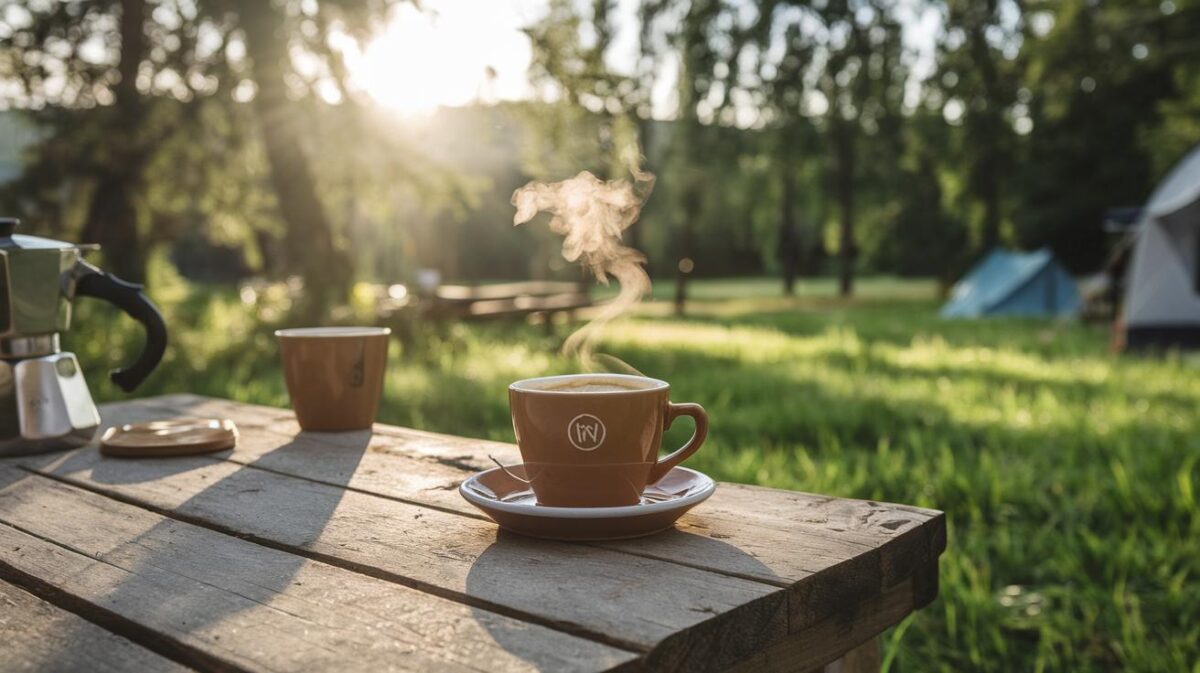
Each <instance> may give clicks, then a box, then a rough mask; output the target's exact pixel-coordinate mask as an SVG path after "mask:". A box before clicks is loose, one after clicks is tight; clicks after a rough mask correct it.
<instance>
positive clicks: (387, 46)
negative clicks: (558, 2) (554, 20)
mask: <svg viewBox="0 0 1200 673" xmlns="http://www.w3.org/2000/svg"><path fill="white" fill-rule="evenodd" d="M422 7H423V9H420V10H418V9H417V8H415V7H414V6H413V5H410V4H405V5H401V6H399V7H398V8H397V9H396V10H395V11H394V12H393V14H392V16H391V18H390V20H389V22H388V25H387V27H386V28H385V29H384V30H383V32H382V33H380V34H379V35H378V36H376V37H375V38H374V39H373V40H371V41H370V42H369V43H367V44H366V45H365V46H364V47H362V48H361V49H360V48H359V47H358V45H356V44H351V45H348V46H347V47H346V49H345V58H346V66H347V68H348V70H349V71H350V76H351V80H352V83H353V85H354V87H355V88H357V89H359V90H360V91H362V92H364V93H365V94H367V95H368V96H369V97H370V98H372V99H373V100H374V101H375V102H377V103H379V104H380V105H383V106H385V107H387V108H390V109H393V110H396V111H398V112H400V113H404V114H410V115H427V114H430V113H432V112H434V111H435V110H437V108H438V107H441V106H460V105H466V104H468V103H471V102H473V101H478V100H483V101H493V100H497V99H500V98H512V97H516V95H517V92H515V91H513V89H514V86H520V84H521V83H523V81H524V73H525V69H526V68H527V67H528V63H529V52H530V49H529V44H528V40H527V39H526V38H525V36H524V35H522V34H521V33H520V32H519V30H518V27H519V17H516V16H515V15H514V14H513V10H512V7H511V6H510V5H507V4H506V3H500V2H496V3H492V2H487V3H474V2H424V3H422Z"/></svg>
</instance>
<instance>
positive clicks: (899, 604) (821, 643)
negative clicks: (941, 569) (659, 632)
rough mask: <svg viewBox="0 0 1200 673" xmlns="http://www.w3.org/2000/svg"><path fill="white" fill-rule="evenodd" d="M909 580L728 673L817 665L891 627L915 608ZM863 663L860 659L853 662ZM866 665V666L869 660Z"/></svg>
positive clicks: (773, 672)
mask: <svg viewBox="0 0 1200 673" xmlns="http://www.w3.org/2000/svg"><path fill="white" fill-rule="evenodd" d="M913 593H914V592H913V587H912V584H911V582H903V583H901V584H898V585H896V586H894V587H891V588H890V589H888V590H887V591H885V592H883V593H882V594H880V595H878V596H875V597H872V598H870V599H868V600H865V601H863V602H861V603H858V604H851V605H849V606H846V607H844V608H843V609H842V610H841V611H840V612H839V613H838V614H835V615H833V616H831V617H828V618H827V619H825V620H823V621H821V622H820V623H818V624H816V625H814V626H813V628H810V629H806V630H804V631H801V632H800V633H796V634H792V635H790V636H788V637H787V638H786V639H784V640H783V641H781V642H779V643H778V644H776V645H774V646H772V647H770V648H768V649H766V650H763V651H762V652H759V653H758V654H756V655H754V656H752V657H750V658H748V659H746V660H745V661H742V662H740V663H738V664H737V665H735V666H733V667H731V668H730V669H729V670H728V671H727V673H795V672H796V671H809V670H813V669H817V670H820V667H822V666H824V665H825V664H828V663H830V662H832V661H834V660H835V659H838V658H839V657H841V656H843V655H845V654H846V653H847V652H849V651H851V650H853V649H854V648H856V647H858V646H860V645H862V644H863V643H866V642H867V641H869V640H870V639H872V638H874V637H876V636H878V635H879V634H880V633H883V631H884V630H886V629H887V628H888V627H890V626H894V625H895V624H897V623H899V622H900V620H902V619H904V617H905V616H907V615H908V614H909V613H910V612H912V611H913V610H914V609H915V606H914V605H913ZM857 665H862V664H861V662H856V666H857ZM865 665H867V666H869V662H868V663H866V664H865Z"/></svg>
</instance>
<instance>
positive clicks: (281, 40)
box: [240, 0, 353, 319]
mask: <svg viewBox="0 0 1200 673" xmlns="http://www.w3.org/2000/svg"><path fill="white" fill-rule="evenodd" d="M240 11H241V17H242V28H243V30H244V31H245V34H246V51H247V54H248V55H249V56H250V60H251V72H252V74H253V76H254V81H255V84H256V85H257V86H258V93H257V95H256V96H255V97H254V110H255V114H256V116H257V117H258V123H259V127H260V130H261V133H262V139H263V145H264V146H265V149H266V154H267V163H268V164H269V165H270V167H271V186H272V188H273V191H274V192H275V200H276V201H277V202H278V206H279V213H280V215H281V216H282V218H283V221H284V224H285V225H286V226H287V234H286V235H285V238H284V250H285V252H286V254H287V257H288V263H289V265H291V266H292V267H293V268H298V269H299V271H300V273H301V276H302V277H303V278H304V290H305V291H304V294H305V301H304V304H305V306H304V307H303V309H302V310H304V311H305V312H306V313H307V315H306V317H307V318H309V319H319V318H320V317H322V315H323V312H324V311H325V309H327V308H328V307H329V306H331V305H333V304H335V303H337V302H341V301H345V300H346V299H347V298H348V297H349V290H350V281H351V279H352V275H353V274H352V269H351V268H350V260H349V258H348V256H347V255H346V253H345V251H344V250H342V249H341V248H340V247H339V246H338V245H337V244H336V242H335V240H334V235H333V227H332V226H331V224H330V221H329V217H328V214H327V212H326V210H325V206H324V204H323V203H322V202H321V199H320V198H319V196H318V195H317V186H316V180H315V179H314V178H313V173H312V168H311V166H310V163H309V159H308V156H307V154H306V153H305V150H304V137H305V135H306V132H305V129H304V128H303V123H304V119H303V117H302V116H301V115H300V114H298V110H296V106H295V104H294V103H292V102H290V101H289V100H288V98H287V84H286V81H285V77H286V75H287V60H288V51H287V38H286V36H285V35H283V34H282V33H281V32H280V31H279V29H280V28H281V27H282V24H283V18H282V17H281V16H280V15H279V13H278V11H277V10H276V9H274V8H273V7H272V6H271V3H270V2H266V1H265V0H264V1H263V2H246V3H243V4H241V5H240Z"/></svg>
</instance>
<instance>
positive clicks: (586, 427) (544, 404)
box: [508, 374, 708, 507]
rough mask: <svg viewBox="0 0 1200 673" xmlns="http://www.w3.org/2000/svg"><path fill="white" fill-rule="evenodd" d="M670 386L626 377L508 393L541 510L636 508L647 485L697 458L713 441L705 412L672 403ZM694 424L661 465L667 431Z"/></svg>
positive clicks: (589, 378) (579, 379) (543, 383)
mask: <svg viewBox="0 0 1200 673" xmlns="http://www.w3.org/2000/svg"><path fill="white" fill-rule="evenodd" d="M670 391H671V387H670V385H668V384H667V383H666V382H665V381H659V380H658V379H651V378H647V377H644V376H628V375H619V374H576V375H569V376H548V377H543V378H538V379H527V380H525V381H517V382H516V383H514V384H512V385H510V386H509V387H508V402H509V406H510V407H511V409H512V419H513V429H514V430H515V431H516V434H517V446H518V447H519V448H520V449H521V459H522V461H523V462H524V471H525V475H526V477H527V478H528V480H529V483H530V486H531V487H532V488H533V492H534V494H535V495H536V496H537V499H538V503H539V504H541V505H546V506H550V507H612V506H622V505H636V504H637V503H639V502H640V501H641V498H642V492H643V491H645V490H646V485H647V484H653V483H655V482H657V481H658V480H659V479H662V478H663V477H664V476H665V475H666V474H667V472H669V471H670V470H671V468H673V467H675V466H676V465H678V464H679V463H681V462H683V461H684V460H686V459H687V458H689V457H690V456H691V455H692V454H693V453H695V452H696V451H697V450H698V449H699V448H700V445H701V444H703V443H704V438H705V436H706V435H707V434H708V415H707V414H705V413H704V409H703V408H701V406H700V405H699V404H676V403H674V402H671V401H669V400H668V397H669V395H670ZM680 416H691V417H692V419H693V420H694V421H695V423H696V432H695V433H694V434H693V435H692V438H691V439H690V440H688V442H687V444H685V445H684V446H683V447H682V448H680V449H679V450H677V451H675V452H674V453H672V454H670V455H668V456H666V457H664V458H661V459H660V458H659V457H658V449H659V445H660V444H661V442H662V435H663V431H664V430H666V429H667V428H669V427H671V423H672V421H674V420H675V419H676V418H678V417H680Z"/></svg>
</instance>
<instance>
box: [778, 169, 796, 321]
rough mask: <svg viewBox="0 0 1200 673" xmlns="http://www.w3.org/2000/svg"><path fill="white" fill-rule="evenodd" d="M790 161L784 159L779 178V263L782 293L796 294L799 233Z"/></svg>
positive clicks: (794, 185) (792, 171)
mask: <svg viewBox="0 0 1200 673" xmlns="http://www.w3.org/2000/svg"><path fill="white" fill-rule="evenodd" d="M792 161H793V160H792V159H788V158H787V157H784V158H783V159H782V162H783V165H782V166H781V167H780V171H779V177H780V179H781V180H782V181H783V198H782V200H781V203H780V206H781V208H780V213H779V263H780V264H781V265H782V266H783V293H784V294H785V295H787V296H789V297H791V296H793V295H795V294H796V276H797V275H799V272H800V254H801V250H800V232H799V231H798V230H797V227H796V175H795V170H794V168H793V167H792V165H791V162H792Z"/></svg>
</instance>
